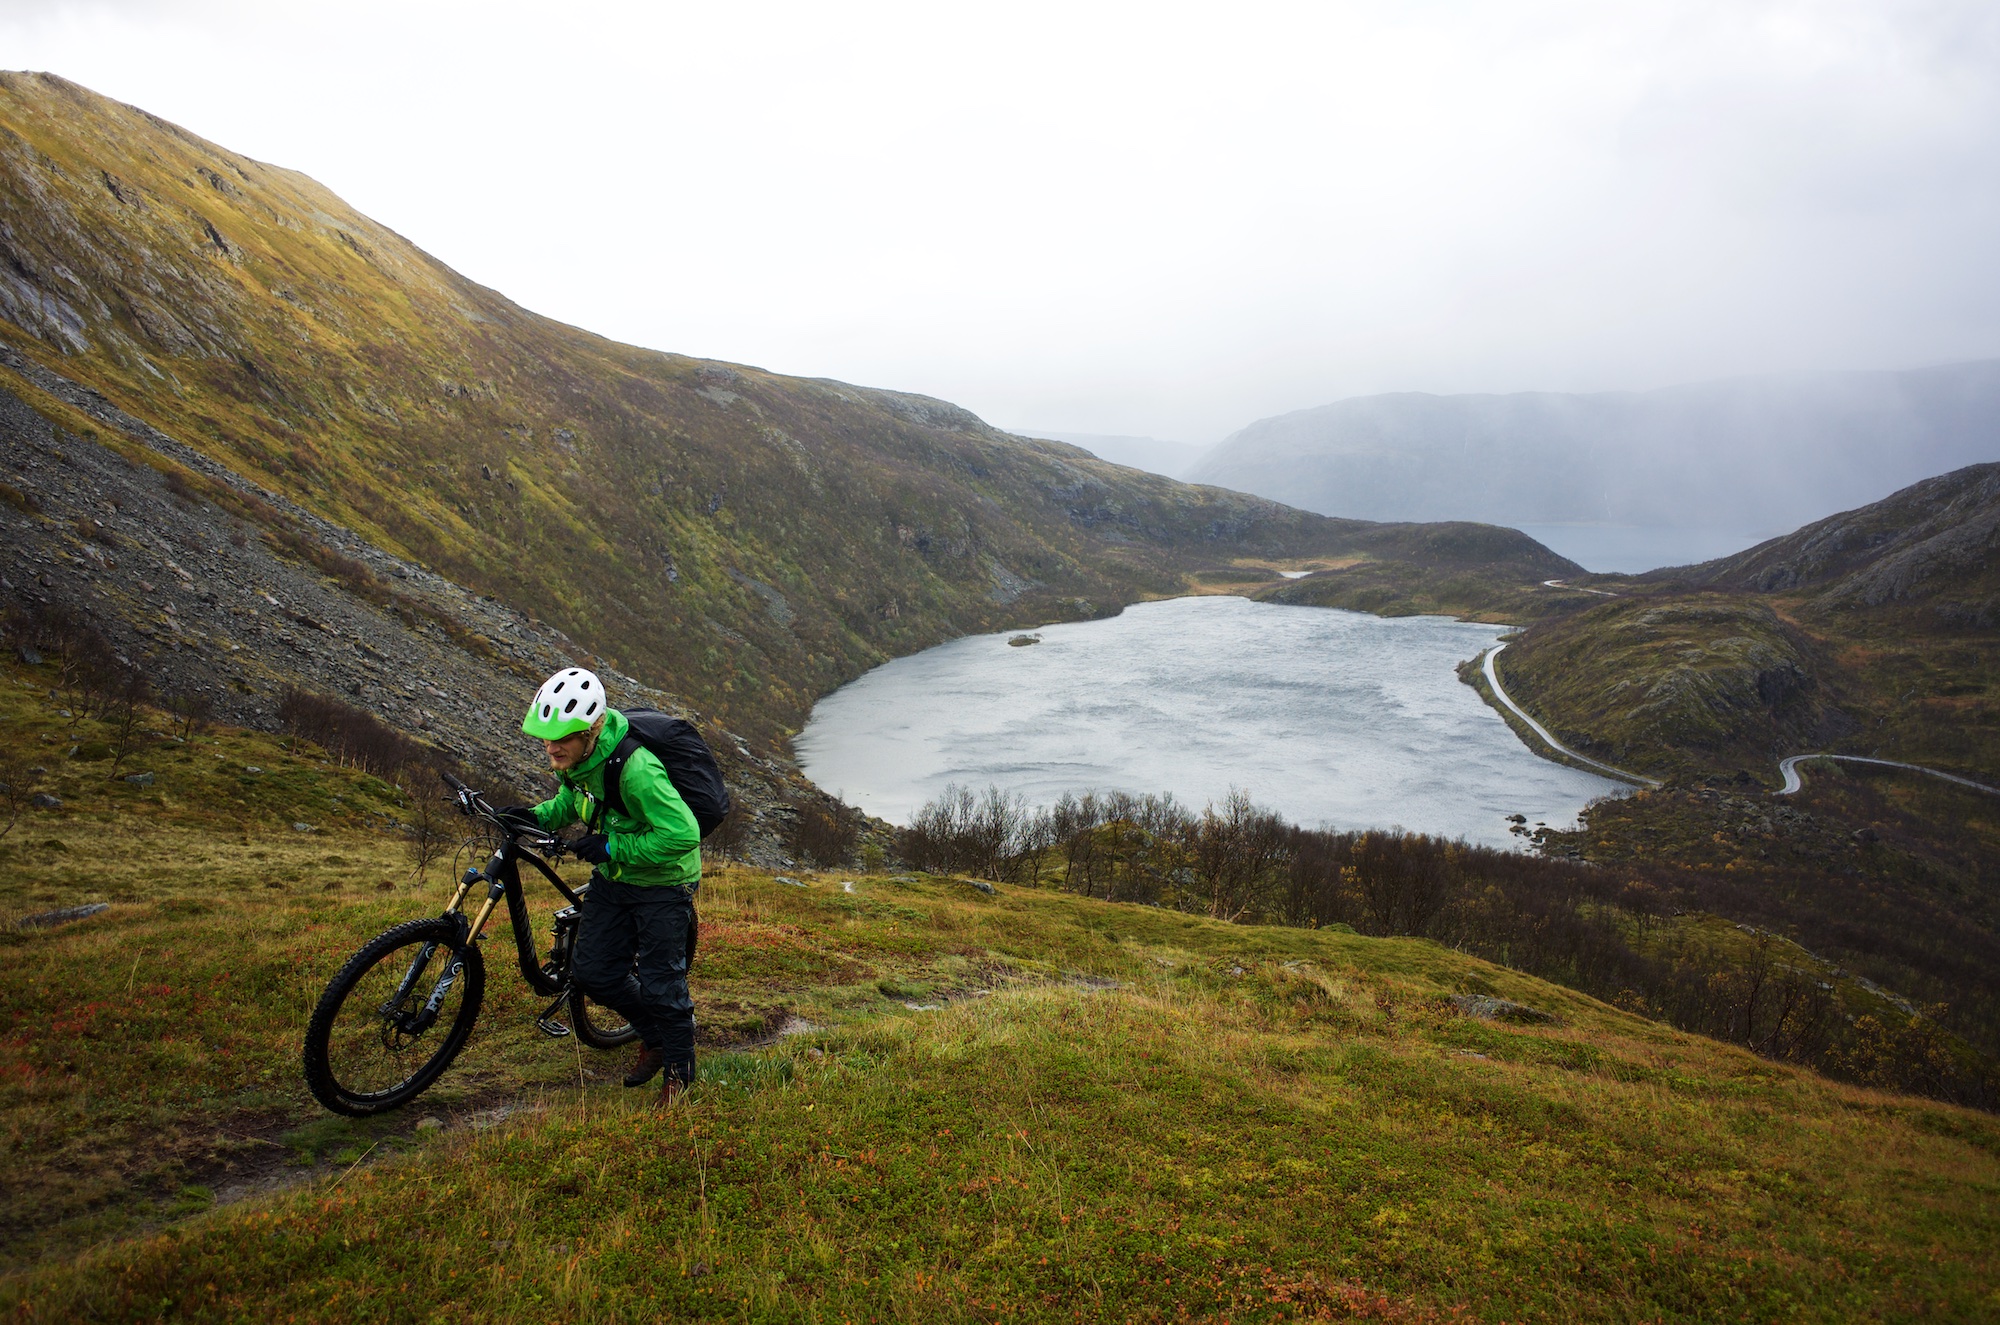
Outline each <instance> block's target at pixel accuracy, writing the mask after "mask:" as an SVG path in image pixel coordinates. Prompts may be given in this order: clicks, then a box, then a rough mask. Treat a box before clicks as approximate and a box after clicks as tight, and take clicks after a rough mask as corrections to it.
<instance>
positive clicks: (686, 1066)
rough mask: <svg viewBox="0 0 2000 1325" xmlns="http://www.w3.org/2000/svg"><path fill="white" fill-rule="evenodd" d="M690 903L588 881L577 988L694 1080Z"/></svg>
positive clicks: (682, 897) (653, 890) (682, 892)
mask: <svg viewBox="0 0 2000 1325" xmlns="http://www.w3.org/2000/svg"><path fill="white" fill-rule="evenodd" d="M694 945H695V915H694V898H693V897H692V896H691V895H690V894H689V892H688V890H687V889H685V888H666V887H658V886H655V887H641V886H639V885H637V884H630V883H619V882H618V881H617V880H615V879H607V878H604V877H603V876H601V875H599V876H594V877H593V878H592V879H591V882H590V891H589V892H588V893H586V894H585V895H584V899H583V909H582V916H581V919H580V923H579V925H578V929H577V936H576V959H575V967H574V971H575V978H576V985H577V987H578V988H579V989H581V990H583V992H584V993H585V994H588V995H589V996H590V997H591V998H592V999H595V1000H596V1001H597V1002H599V1003H602V1004H603V1005H604V1006H605V1007H607V1008H610V1009H611V1010H612V1011H613V1012H616V1013H618V1014H619V1015H620V1016H622V1017H624V1018H625V1020H627V1021H629V1022H631V1023H632V1024H633V1025H634V1026H636V1027H638V1029H639V1035H640V1038H641V1039H643V1040H645V1042H646V1043H647V1044H648V1045H649V1046H651V1047H652V1048H655V1049H665V1050H666V1051H667V1071H668V1072H669V1073H671V1074H672V1075H674V1076H678V1077H680V1078H681V1079H682V1080H683V1081H692V1080H694V1000H693V999H692V998H690V997H689V996H688V963H690V962H692V961H693V960H694Z"/></svg>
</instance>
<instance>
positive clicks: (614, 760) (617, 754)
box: [590, 734, 639, 833]
mask: <svg viewBox="0 0 2000 1325" xmlns="http://www.w3.org/2000/svg"><path fill="white" fill-rule="evenodd" d="M638 748H639V738H638V737H636V736H632V735H630V734H628V735H627V736H626V737H625V739H624V740H622V741H620V742H618V745H617V748H616V749H614V750H612V752H611V757H610V758H609V759H607V760H605V761H604V795H603V797H602V798H601V799H600V800H599V801H598V802H597V813H596V815H595V816H593V818H594V820H595V822H593V823H592V824H591V825H590V831H591V832H593V833H601V832H603V831H604V828H603V823H604V812H605V811H606V810H616V811H618V813H620V814H624V813H625V790H624V788H623V786H622V785H620V784H622V783H623V782H624V781H625V764H626V761H627V760H629V759H631V757H632V754H633V752H634V751H636V750H637V749H638Z"/></svg>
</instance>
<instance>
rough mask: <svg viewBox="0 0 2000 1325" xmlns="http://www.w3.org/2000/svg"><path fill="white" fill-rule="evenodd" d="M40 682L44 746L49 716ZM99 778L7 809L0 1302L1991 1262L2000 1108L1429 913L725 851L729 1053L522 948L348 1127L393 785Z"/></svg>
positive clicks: (1691, 1296)
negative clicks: (314, 1028)
mask: <svg viewBox="0 0 2000 1325" xmlns="http://www.w3.org/2000/svg"><path fill="white" fill-rule="evenodd" d="M21 679H23V678H18V677H17V678H15V679H14V680H13V681H10V683H9V686H8V688H7V691H6V693H8V694H12V695H13V696H14V698H13V699H12V700H9V701H7V705H8V708H9V720H8V722H7V723H6V724H5V726H4V728H0V731H4V745H5V749H4V754H5V757H6V758H7V760H8V762H9V765H10V768H16V769H17V768H19V767H20V766H21V765H22V764H23V763H25V762H26V761H27V760H28V759H30V758H35V757H38V752H39V751H41V750H45V749H48V748H50V747H52V746H55V745H58V744H59V743H60V742H59V741H55V742H49V741H43V740H41V739H40V737H41V736H42V735H45V734H47V735H55V734H56V733H55V731H54V730H53V729H52V726H53V722H54V721H55V720H45V719H37V718H34V717H32V716H30V715H29V713H28V712H27V710H26V709H24V707H23V706H24V705H25V704H26V703H27V701H28V699H29V697H30V696H29V692H28V691H27V690H26V689H24V688H22V687H21V686H20V685H19V681H20V680H21ZM86 734H87V733H86ZM253 767H254V768H257V769H259V770H260V771H259V772H256V773H252V772H250V769H251V768H253ZM84 771H85V770H84V765H83V764H79V763H78V762H77V761H70V763H69V764H68V765H67V766H66V768H65V770H64V771H62V772H60V773H57V774H48V775H44V777H45V778H51V779H54V780H53V781H48V782H46V783H45V785H48V786H51V787H54V788H56V789H57V790H59V792H60V794H61V796H62V800H63V804H62V806H61V807H60V808H59V809H56V810H46V809H31V810H29V811H28V813H27V816H26V817H25V818H24V819H23V820H22V821H21V822H20V823H19V824H18V825H17V826H16V827H15V829H14V830H13V833H12V834H11V841H12V842H14V843H23V844H29V845H31V847H32V849H31V850H30V851H28V852H26V853H20V859H19V863H18V864H17V867H16V868H15V869H13V870H10V871H9V873H8V876H7V877H6V879H5V880H3V881H0V908H4V910H5V913H6V914H7V916H8V917H9V918H10V920H15V921H18V920H19V919H21V918H23V917H24V916H27V915H29V914H33V913H40V912H43V911H46V910H47V909H49V908H52V907H57V906H68V905H76V904H79V903H84V902H92V901H103V902H107V903H109V904H110V905H109V909H108V910H106V911H103V912H101V913H99V914H97V915H94V916H92V917H90V918H88V919H84V920H81V921H77V922H74V923H72V924H69V925H65V926H61V927H56V928H49V929H24V928H20V927H19V926H18V925H10V927H9V928H8V929H7V930H6V931H5V932H4V936H3V937H0V942H4V943H5V945H6V948H7V959H8V963H9V968H10V970H11V971H12V972H13V975H12V977H11V978H10V979H9V980H8V981H7V982H5V983H4V984H0V1004H4V1007H5V1010H6V1014H7V1018H8V1022H9V1032H8V1035H7V1037H6V1039H5V1041H4V1042H0V1116H4V1118H5V1120H6V1127H7V1133H8V1137H9V1143H10V1144H9V1165H8V1179H7V1183H6V1186H5V1188H4V1190H0V1201H4V1213H0V1220H4V1225H3V1226H4V1232H5V1239H6V1255H7V1258H8V1262H9V1264H10V1266H11V1267H12V1268H11V1270H10V1272H9V1275H8V1277H7V1278H6V1279H4V1280H0V1302H4V1303H5V1305H6V1306H7V1307H8V1309H10V1310H12V1311H13V1312H14V1313H15V1314H16V1315H17V1316H18V1317H19V1318H21V1319H24V1320H68V1319H76V1318H80V1317H87V1318H91V1319H109V1320H136V1319H155V1318H158V1317H160V1316H162V1315H169V1316H176V1317H182V1318H193V1319H249V1318H253V1317H254V1318H256V1319H281V1318H287V1317H300V1318H308V1319H323V1318H327V1317H329V1316H334V1315H337V1316H339V1317H340V1318H341V1319H346V1320H405V1319H412V1318H420V1319H442V1320H511V1319H521V1318H523V1317H527V1316H534V1317H537V1318H547V1319H557V1320H623V1319H641V1318H645V1319H653V1318H658V1317H659V1316H661V1315H663V1314H672V1315H683V1316H698V1317H702V1318H710V1317H714V1318H722V1317H727V1318H731V1319H742V1318H746V1317H749V1318H759V1319H798V1320H822V1319H823V1320H830V1319H835V1318H840V1317H847V1318H855V1319H881V1318H901V1319H911V1318H949V1319H958V1318H982V1319H983V1318H997V1317H1001V1316H1016V1317H1025V1318H1031V1319H1043V1318H1047V1319H1056V1318H1062V1319H1074V1318H1077V1317H1079V1316H1082V1317H1086V1318H1090V1319H1162V1320H1164V1319H1170V1318H1181V1317H1185V1316H1192V1317H1197V1318H1207V1317H1215V1318H1220V1317H1225V1316H1226V1317H1228V1318H1230V1319H1239V1320H1257V1319H1295V1318H1301V1317H1307V1318H1335V1319H1339V1318H1350V1317H1351V1318H1372V1319H1389V1320H1428V1319H1462V1318H1472V1319H1491V1320H1500V1319H1521V1318H1550V1317H1561V1318H1566V1319H1578V1320H1597V1319H1604V1320H1611V1319H1618V1320H1630V1319H1648V1320H1712V1319H1717V1318H1747V1319H1788V1320H1798V1319H1807V1320H1813V1319H1818V1320H1850V1319H1856V1318H1903V1317H1908V1316H1914V1315H1919V1314H1931V1315H1939V1316H1944V1317H1949V1318H1957V1319H1971V1318H1974V1317H1977V1316H1979V1315H1982V1314H1984V1313H1986V1312H1989V1311H1990V1310H1992V1309H1993V1308H1994V1306H1995V1305H1996V1304H2000V1297H1996V1291H2000V1284H1996V1282H1995V1280H1994V1279H1993V1274H1992V1262H1991V1248H1992V1246H1993V1245H1994V1242H1995V1239H1996V1237H2000V1205H1997V1204H1996V1201H1995V1197H1994V1192H1995V1191H1996V1190H2000V1130H1996V1129H1995V1127H1994V1125H1993V1122H1992V1120H1991V1119H1990V1118H1986V1117H1983V1116H1980V1115H1976V1114H1971V1113H1967V1112H1964V1111H1961V1110H1957V1109H1953V1108H1950V1107H1947V1106H1941V1105H1933V1104H1927V1103H1922V1102H1918V1101H1913V1100H1909V1099H1905V1098H1899V1097H1896V1096H1890V1095H1884V1094H1879V1093H1874V1092H1870V1091H1865V1090H1858V1089H1854V1088H1849V1087H1844V1086H1839V1085H1835V1084H1832V1083H1829V1082H1826V1081H1824V1080H1821V1079H1818V1078H1815V1077H1813V1076H1811V1075H1809V1074H1806V1073H1802V1072H1799V1071H1797V1070H1794V1069H1791V1068H1787V1067H1782V1066H1777V1065H1773V1064H1770V1063H1766V1062H1763V1061H1760V1060H1758V1059H1756V1058H1754V1057H1752V1056H1750V1055H1748V1054H1746V1053H1741V1052H1738V1051H1735V1050H1732V1049H1728V1048H1725V1047H1723V1046H1719V1045H1717V1044H1715V1043H1713V1042H1709V1041H1704V1040H1701V1039H1698V1038H1695V1037H1690V1036H1686V1035H1681V1034H1678V1033H1674V1032H1671V1031H1668V1030H1666V1029H1664V1028H1662V1027H1660V1026H1658V1025H1656V1024H1654V1023H1650V1022H1646V1021H1643V1020H1641V1019H1638V1018H1635V1017H1632V1016H1629V1015H1626V1014H1623V1013H1620V1012H1617V1011H1614V1010H1613V1009H1611V1008H1609V1007H1607V1006H1605V1005H1603V1004H1600V1003H1597V1002H1595V1001H1593V1000H1590V999H1587V998H1584V997H1582V996H1580V995H1577V994H1573V993H1570V992H1568V991H1565V990H1562V989H1559V988H1556V987H1553V986H1550V985H1546V984H1543V983H1541V982H1538V981H1534V980H1531V979H1528V978H1526V977H1523V976H1519V975H1516V974H1514V973H1511V972H1508V971H1506V970H1504V969H1501V968H1498V967H1494V966H1491V965H1488V964H1486V963H1483V962H1479V961H1476V960H1474V959H1471V958H1468V957H1466V956H1463V955H1461V954H1458V953H1454V952H1452V951H1450V950H1448V949H1446V948H1443V947H1440V946H1438V945H1435V944H1431V943H1427V942H1422V941H1415V940H1395V939H1368V938H1362V937H1360V936H1356V935H1352V934H1344V933H1339V932H1335V931H1331V930H1323V931H1318V932H1314V931H1308V930H1298V929H1281V928H1262V927H1244V926H1230V925H1226V924H1221V923H1218V922H1213V921H1207V920H1202V919H1199V918H1195V917H1190V916H1184V915H1179V914H1175V913H1171V912H1164V911H1159V910H1153V909H1149V908H1145V907H1137V906H1125V905H1113V904H1108V903H1101V902H1091V901H1087V900H1083V899H1078V898H1074V897H1069V896H1065V895H1062V894H1058V893H1052V892H1044V891H1039V890H1034V889H1021V888H1012V887H1007V886H1004V885H1003V886H1002V887H1000V888H999V890H998V891H997V892H996V893H995V894H994V895H992V896H986V895H982V894H981V893H979V892H976V891H974V890H973V889H971V888H970V887H968V886H966V885H965V884H963V883H961V882H957V881H954V880H952V879H948V878H917V877H913V876H883V875H866V874H858V875H839V874H832V875H824V876H802V877H798V878H796V879H794V880H793V881H790V882H787V881H785V880H780V879H774V878H772V877H769V876H767V875H763V874H760V873H756V872H750V871H740V870H730V871H724V872H720V873H717V874H714V875H712V876H711V877H710V878H709V879H708V880H707V882H706V885H705V888H704V893H703V902H702V906H703V916H704V926H705V929H704V937H703V945H702V956H701V958H700V960H699V962H698V963H697V967H696V980H695V988H696V996H697V999H698V1000H699V1002H700V1006H701V1011H702V1016H703V1037H704V1041H705V1043H706V1048H705V1050H704V1053H705V1059H704V1062H705V1067H704V1074H703V1080H702V1083H701V1084H700V1086H699V1087H698V1089H697V1091H696V1092H695V1095H694V1097H693V1099H692V1101H691V1103H690V1105H689V1106H688V1107H686V1108H683V1109H681V1110H679V1111H677V1112H675V1113H672V1114H670V1115H665V1116H662V1115H660V1114H658V1113H656V1112H655V1111H653V1110H652V1109H651V1108H649V1107H648V1106H647V1104H646V1102H645V1101H644V1100H643V1099H637V1098H634V1097H635V1095H638V1094H639V1093H638V1092H626V1091H622V1090H620V1089H619V1088H618V1087H617V1086H616V1085H615V1084H612V1083H613V1078H614V1074H615V1072H616V1070H617V1067H616V1064H615V1062H613V1061H612V1060H611V1059H609V1058H606V1057H603V1056H599V1055H595V1054H592V1053H590V1052H589V1051H579V1050H578V1049H577V1048H576V1047H575V1046H574V1044H573V1043H554V1042H550V1041H546V1040H543V1039H541V1038H540V1037H539V1036H537V1035H536V1034H535V1033H534V1032H533V1031H532V1029H531V1028H530V1027H529V1025H528V1021H529V1018H530V1017H531V1016H532V1015H533V1013H534V1012H535V1011H536V1010H537V1008H536V1006H535V1005H534V1002H533V1000H531V999H530V998H528V997H527V995H526V991H525V990H524V989H523V988H522V987H521V986H520V985H519V984H518V982H517V981H514V980H512V979H510V978H509V976H508V974H507V966H506V964H505V963H500V962H497V961H496V962H494V963H492V964H491V966H492V969H493V972H494V979H493V981H492V986H493V987H492V989H491V990H490V992H489V1002H488V1007H487V1011H486V1014H485V1016H484V1017H483V1018H482V1022H481V1030H480V1032H479V1033H478V1035H477V1036H476V1037H475V1039H474V1042H473V1044H472V1045H471V1047H470V1048H469V1049H468V1051H467V1053H466V1055H465V1057H464V1058H463V1059H462V1060H461V1064H460V1066H459V1067H458V1068H457V1069H455V1070H454V1072H453V1073H452V1074H451V1075H450V1076H449V1077H447V1079H446V1081H445V1082H444V1083H443V1084H442V1085H441V1086H440V1087H439V1088H438V1089H437V1090H435V1091H434V1092H433V1093H432V1094H431V1095H429V1096H427V1097H426V1098H425V1099H424V1100H423V1101H420V1102H419V1103H418V1104H417V1105H416V1106H414V1107H412V1108H411V1109H408V1110H405V1111H404V1113H403V1114H402V1115H401V1116H398V1117H394V1118H391V1119H387V1120H383V1121H381V1122H377V1123H373V1124H353V1123H348V1122H345V1121H340V1120H334V1119H331V1118H328V1117H327V1116H325V1115H323V1114H320V1113H319V1112H318V1111H317V1110H316V1109H315V1108H313V1107H312V1106H310V1104H309V1103H308V1102H307V1100H306V1099H305V1097H304V1094H303V1091H302V1089H301V1087H300V1085H299V1083H298V1081H297V1076H296V1072H297V1068H296V1062H297V1058H296V1055H297V1045H298V1039H299V1035H300V1032H301V1030H302V1027H303V1022H304V1018H305V1015H306V1012H307V1009H308V1007H309V1005H310V1002H311V999H312V998H313V997H314V995H315V994H316V992H317V989H318V987H319V985H320V984H321V983H322V982H323V981H324V979H325V978H326V976H327V975H328V974H329V973H330V972H331V970H332V968H333V966H334V965H335V964H336V963H337V962H338V960H339V959H340V957H341V956H342V955H343V954H344V953H345V952H346V951H348V950H349V949H351V948H352V947H353V946H354V945H355V944H357V943H358V942H360V941H361V939H363V938H364V937H366V936H367V935H369V934H371V933H373V932H375V931H376V930H377V929H379V928H380V927H382V926H384V925H385V924H387V923H389V922H390V921H392V920H394V919H398V918H401V917H404V916H407V915H410V914H413V913H419V912H421V911H422V910H424V909H426V908H427V907H428V906H434V905H436V902H437V889H436V887H435V886H431V887H425V886H423V885H419V884H416V883H413V882H410V881H408V879H407V865H406V862H405V861H404V860H403V859H402V855H401V852H400V849H399V848H398V846H397V839H396V838H395V837H394V836H393V835H390V836H385V835H384V834H383V833H382V832H381V830H380V829H379V827H377V826H376V825H378V824H379V823H380V822H381V820H382V818H383V816H385V815H386V814H388V813H390V812H392V810H393V809H394V808H395V807H394V806H393V804H392V803H391V799H390V798H391V797H392V795H393V793H390V792H389V791H388V790H387V789H386V788H383V787H381V785H380V784H376V783H373V782H372V781H371V780H369V779H365V778H361V777H358V776H355V775H353V774H351V773H349V772H347V771H345V770H342V769H339V768H335V767H329V766H327V765H326V764H325V763H324V761H322V760H319V759H316V758H315V757H314V752H313V751H312V750H311V749H309V748H300V749H297V750H290V749H286V748H284V747H282V746H280V745H277V744H275V743H273V742H272V740H271V739H270V738H268V737H263V736H259V735H257V734H254V733H247V732H243V731H240V730H226V729H225V730H216V731H211V732H208V733H205V734H202V735H200V736H198V737H196V738H194V739H192V740H190V741H187V742H185V743H179V744H177V743H175V742H173V741H170V740H162V741H155V742H152V743H150V744H149V747H148V754H147V756H146V758H145V771H147V772H149V773H151V774H153V778H154V780H153V781H152V782H151V783H150V784H148V785H145V786H135V785H133V784H131V783H128V782H126V781H124V780H123V779H122V778H121V779H119V780H116V781H105V780H102V779H100V780H98V781H95V782H92V781H91V780H90V779H88V778H87V777H86V776H85V775H84ZM301 823H302V824H306V825H307V827H309V828H310V831H301V830H300V829H299V828H297V827H295V826H294V825H295V824H301ZM849 885H851V889H850V886H849ZM1454 997H1457V998H1459V999H1460V1000H1461V1001H1460V1002H1454V1001H1453V998H1454ZM1480 998H1487V999H1492V998H1501V999H1508V1000H1513V1001H1515V1002H1517V1003H1519V1004H1522V1005H1525V1006H1529V1007H1532V1008H1534V1009H1535V1010H1536V1011H1537V1012H1539V1013H1544V1014H1548V1015H1550V1016H1552V1017H1554V1018H1555V1020H1554V1021H1535V1022H1530V1021H1509V1020H1505V1019H1498V1020H1483V1019H1481V1018H1480V1017H1478V1016H1477V1015H1468V1012H1467V1011H1466V1009H1468V1008H1469V1009H1471V1010H1472V1012H1474V1013H1476V1012H1478V1011H1480V1010H1482V1009H1483V1008H1486V1007H1490V1006H1491V1005H1490V1004H1482V1003H1480V1002H1478V1001H1477V1000H1478V999H1480ZM780 1027H783V1028H785V1029H787V1030H789V1031H792V1032H794V1033H792V1034H788V1035H784V1036H782V1037H780V1038H778V1039H776V1040H775V1041H771V1040H769V1037H770V1035H771V1032H773V1031H774V1030H775V1029H777V1028H780ZM760 1044H761V1045H762V1047H759V1045H760ZM426 1120H429V1121H426ZM420 1123H421V1124H422V1125H421V1126H420V1125H419V1124H420Z"/></svg>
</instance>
